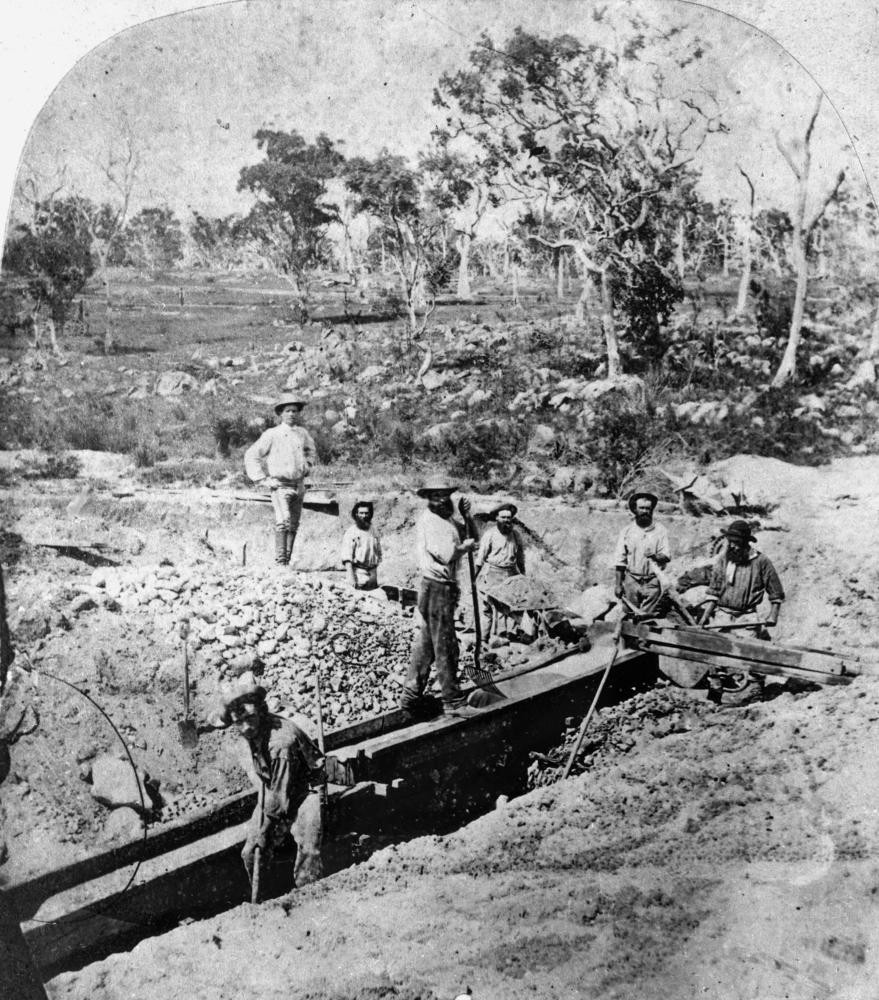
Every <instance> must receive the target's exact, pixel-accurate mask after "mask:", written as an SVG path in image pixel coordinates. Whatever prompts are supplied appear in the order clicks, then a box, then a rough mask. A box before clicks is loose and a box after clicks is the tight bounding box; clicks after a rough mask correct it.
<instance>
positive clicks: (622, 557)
mask: <svg viewBox="0 0 879 1000" xmlns="http://www.w3.org/2000/svg"><path fill="white" fill-rule="evenodd" d="M628 542H629V539H628V532H627V531H626V529H625V528H624V529H623V530H622V531H621V532H620V534H619V537H618V538H617V544H616V548H615V549H614V553H613V564H614V566H620V567H625V566H626V565H627V563H628V560H629V544H628Z"/></svg>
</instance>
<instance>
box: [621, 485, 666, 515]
mask: <svg viewBox="0 0 879 1000" xmlns="http://www.w3.org/2000/svg"><path fill="white" fill-rule="evenodd" d="M639 500H649V501H650V506H651V508H654V509H655V507H656V505H657V504H658V503H659V497H658V496H657V495H656V494H655V493H650V492H648V491H647V490H638V492H637V493H633V494H632V495H631V496H630V497H629V500H628V503H629V510H630V511H631V512H632V513H633V514H634V513H635V504H636V503H637V502H638V501H639Z"/></svg>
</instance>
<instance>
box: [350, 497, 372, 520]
mask: <svg viewBox="0 0 879 1000" xmlns="http://www.w3.org/2000/svg"><path fill="white" fill-rule="evenodd" d="M358 507H369V513H370V514H375V504H374V503H373V502H372V500H358V501H357V503H355V504H354V506H353V507H352V508H351V516H352V517H354V513H355V511H356V510H357V508H358Z"/></svg>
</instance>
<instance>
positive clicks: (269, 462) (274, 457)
mask: <svg viewBox="0 0 879 1000" xmlns="http://www.w3.org/2000/svg"><path fill="white" fill-rule="evenodd" d="M304 406H305V400H304V399H302V398H301V397H300V396H290V395H287V396H282V397H281V398H280V399H279V400H278V401H277V402H276V403H275V407H274V409H275V413H276V414H277V416H278V425H277V427H270V428H269V429H268V430H267V431H264V432H263V433H262V435H260V437H259V439H258V440H257V441H255V442H254V443H253V444H252V445H251V446H250V447H249V448H248V449H247V451H246V452H245V454H244V471H245V472H246V473H247V476H248V478H249V479H250V480H251V482H254V483H262V484H263V485H265V486H268V488H269V491H270V495H271V498H272V510H273V511H274V515H275V562H276V563H277V564H278V565H279V566H286V565H287V564H288V563H289V562H290V557H291V556H292V555H293V544H294V542H295V541H296V532H297V531H298V530H299V519H300V517H301V515H302V498H303V497H304V496H305V477H306V476H307V475H308V474H309V472H311V470H312V467H313V466H314V463H315V458H316V454H317V451H316V449H315V446H314V440H313V438H312V436H311V435H310V434H309V433H308V431H307V430H306V429H305V428H304V427H302V426H301V424H300V416H301V413H302V410H303V408H304Z"/></svg>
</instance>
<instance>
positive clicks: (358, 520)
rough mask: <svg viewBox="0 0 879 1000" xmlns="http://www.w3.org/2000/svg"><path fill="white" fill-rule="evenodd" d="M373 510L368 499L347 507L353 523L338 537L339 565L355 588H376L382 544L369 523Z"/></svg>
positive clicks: (370, 522)
mask: <svg viewBox="0 0 879 1000" xmlns="http://www.w3.org/2000/svg"><path fill="white" fill-rule="evenodd" d="M374 512H375V507H374V506H373V503H372V501H371V500H358V501H357V503H356V504H354V506H353V507H352V508H351V518H352V520H353V521H354V523H353V524H352V525H350V526H349V527H348V528H347V529H346V531H345V534H344V535H343V536H342V552H341V556H342V565H343V566H344V567H345V572H346V575H347V580H348V583H349V584H350V586H352V587H353V588H354V589H355V590H375V589H376V588H377V587H378V565H379V563H380V562H381V561H382V545H381V539H380V538H379V537H378V535H377V534H376V531H375V529H374V528H373V526H372V518H373V514H374Z"/></svg>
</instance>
